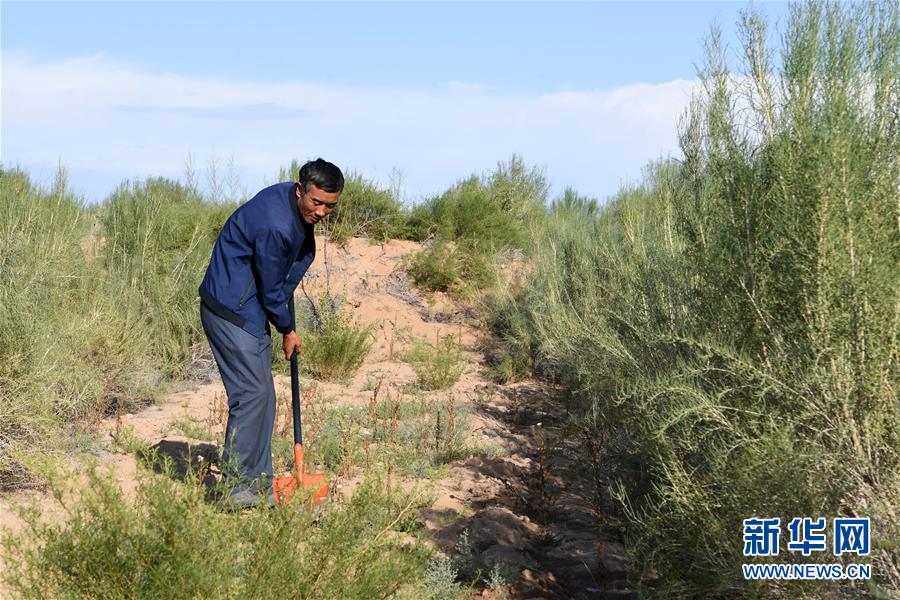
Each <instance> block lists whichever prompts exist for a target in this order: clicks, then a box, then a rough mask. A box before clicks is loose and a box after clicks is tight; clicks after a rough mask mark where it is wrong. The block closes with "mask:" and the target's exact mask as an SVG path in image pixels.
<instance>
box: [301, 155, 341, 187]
mask: <svg viewBox="0 0 900 600" xmlns="http://www.w3.org/2000/svg"><path fill="white" fill-rule="evenodd" d="M310 184H312V185H314V186H316V187H317V188H319V189H320V190H322V191H325V192H328V193H332V194H333V193H334V192H340V191H343V189H344V174H343V173H341V170H340V169H338V168H337V165H334V164H332V163H330V162H328V161H327V160H322V159H321V158H317V159H316V160H311V161H308V162H307V163H306V164H305V165H303V166H302V167H300V186H301V187H302V188H303V193H304V194H305V193H306V192H308V191H309V185H310Z"/></svg>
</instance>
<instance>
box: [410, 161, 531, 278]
mask: <svg viewBox="0 0 900 600" xmlns="http://www.w3.org/2000/svg"><path fill="white" fill-rule="evenodd" d="M546 195H547V184H546V182H545V180H544V177H543V174H542V173H541V172H540V171H539V170H538V169H536V168H528V167H526V166H525V164H524V162H523V161H522V159H521V157H519V156H516V155H513V157H512V158H511V159H510V161H509V162H508V163H500V164H498V165H497V168H496V170H495V171H493V172H492V173H490V174H489V175H486V176H484V177H477V176H472V177H469V178H468V179H464V180H462V181H459V182H458V183H456V184H455V185H454V186H453V187H451V188H450V189H449V190H448V191H447V192H445V193H444V194H442V195H440V196H436V197H434V198H431V199H429V200H427V201H426V202H424V203H423V204H421V205H419V206H416V207H414V208H413V209H412V211H411V212H410V217H409V220H408V224H409V231H411V232H416V233H415V239H425V238H429V237H430V238H433V240H434V243H433V244H431V245H430V246H429V247H428V248H426V249H424V250H422V251H421V252H419V253H418V254H417V255H416V256H414V257H413V260H412V261H411V262H410V265H409V267H408V270H409V272H410V276H411V277H412V278H413V281H414V282H416V284H417V285H419V286H420V287H422V288H423V289H427V290H432V291H434V290H449V291H453V292H457V293H465V291H466V290H467V289H484V288H487V287H490V286H491V285H492V284H493V282H494V279H495V268H496V259H497V255H498V253H500V252H502V251H503V250H507V249H510V248H520V249H521V248H524V247H525V246H526V244H525V242H526V240H527V239H528V231H529V227H531V226H533V225H534V223H535V222H538V221H540V219H541V218H542V217H543V213H544V201H545V199H546Z"/></svg>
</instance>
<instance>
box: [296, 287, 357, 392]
mask: <svg viewBox="0 0 900 600" xmlns="http://www.w3.org/2000/svg"><path fill="white" fill-rule="evenodd" d="M336 304H337V303H336V302H335V301H334V300H333V299H332V298H331V297H330V296H329V295H328V294H325V295H323V296H322V300H321V302H319V304H318V307H317V309H316V317H317V318H316V320H315V323H314V324H313V326H312V327H311V328H310V329H308V330H306V331H301V332H300V337H301V339H302V341H303V350H302V352H301V354H300V359H301V361H302V366H303V368H305V369H306V370H307V371H309V372H310V373H312V374H313V375H314V376H316V377H319V378H321V379H325V380H335V379H341V378H344V377H349V376H350V375H352V374H353V373H355V372H356V370H357V369H359V367H360V365H362V363H363V360H365V358H366V355H367V354H368V353H369V350H370V349H371V348H372V339H371V335H372V331H373V329H374V325H368V326H366V327H360V326H358V325H356V324H355V323H353V322H352V321H351V320H350V318H349V317H348V316H347V314H346V313H345V312H344V311H342V310H341V309H340V308H339V307H338V306H336Z"/></svg>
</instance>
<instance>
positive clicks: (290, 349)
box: [281, 331, 301, 360]
mask: <svg viewBox="0 0 900 600" xmlns="http://www.w3.org/2000/svg"><path fill="white" fill-rule="evenodd" d="M281 347H282V349H284V360H291V355H293V354H294V352H297V353H299V352H300V350H301V344H300V336H299V335H297V332H296V331H291V332H290V333H286V334H285V335H284V341H283V342H282V343H281Z"/></svg>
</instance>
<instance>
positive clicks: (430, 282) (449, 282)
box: [407, 242, 465, 292]
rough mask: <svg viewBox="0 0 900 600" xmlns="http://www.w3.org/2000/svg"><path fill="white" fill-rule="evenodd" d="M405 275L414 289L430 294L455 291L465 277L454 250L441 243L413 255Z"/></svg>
mask: <svg viewBox="0 0 900 600" xmlns="http://www.w3.org/2000/svg"><path fill="white" fill-rule="evenodd" d="M407 273H408V274H409V276H410V278H411V279H412V282H413V284H415V285H416V287H418V288H420V289H423V290H428V291H432V292H436V291H441V292H446V291H449V290H451V289H456V287H457V286H459V285H460V283H461V281H462V278H463V277H464V276H465V273H464V269H463V267H462V266H461V265H460V261H459V258H458V255H457V253H456V250H455V249H454V248H451V247H450V246H449V245H448V244H446V243H443V242H437V243H435V244H433V245H432V246H431V247H429V248H426V249H424V250H421V251H420V252H417V253H416V254H414V255H413V256H412V257H411V259H410V263H409V266H408V267H407Z"/></svg>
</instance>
